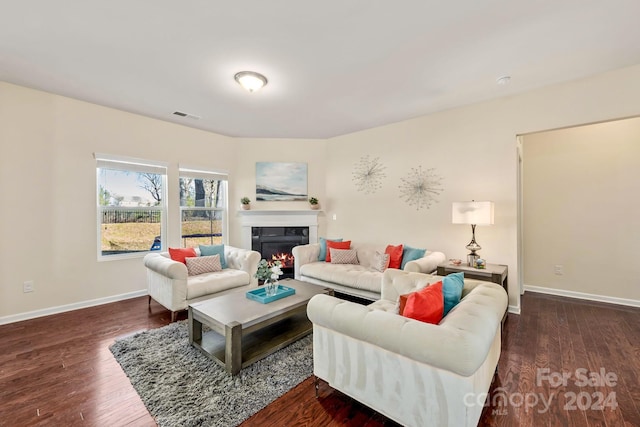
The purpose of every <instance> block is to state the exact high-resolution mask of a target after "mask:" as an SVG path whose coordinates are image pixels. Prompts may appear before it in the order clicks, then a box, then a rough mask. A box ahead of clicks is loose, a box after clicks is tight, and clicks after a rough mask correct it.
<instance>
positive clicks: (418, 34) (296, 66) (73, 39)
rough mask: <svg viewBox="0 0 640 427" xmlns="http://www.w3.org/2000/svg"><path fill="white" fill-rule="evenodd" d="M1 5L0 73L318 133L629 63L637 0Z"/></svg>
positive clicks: (242, 127)
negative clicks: (258, 81) (250, 75)
mask: <svg viewBox="0 0 640 427" xmlns="http://www.w3.org/2000/svg"><path fill="white" fill-rule="evenodd" d="M0 7H1V8H0V80H4V81H7V82H10V83H15V84H19V85H23V86H28V87H32V88H36V89H41V90H45V91H48V92H53V93H57V94H60V95H65V96H69V97H72V98H77V99H81V100H86V101H89V102H93V103H96V104H101V105H106V106H110V107H114V108H118V109H121V110H125V111H130V112H134V113H139V114H143V115H145V116H150V117H155V118H158V119H161V120H167V121H172V122H176V123H181V124H184V125H187V126H191V127H196V128H200V129H205V130H210V131H213V132H216V133H219V134H223V135H228V136H236V137H276V138H328V137H332V136H336V135H342V134H346V133H350V132H354V131H358V130H362V129H367V128H371V127H376V126H380V125H384V124H388V123H393V122H397V121H400V120H405V119H408V118H412V117H416V116H421V115H425V114H429V113H432V112H435V111H440V110H444V109H449V108H453V107H457V106H461V105H466V104H471V103H475V102H479V101H483V100H489V99H493V98H498V97H503V96H508V95H513V94H516V93H520V92H523V91H527V90H530V89H534V88H539V87H543V86H547V85H550V84H554V83H559V82H563V81H569V80H574V79H578V78H581V77H585V76H588V75H593V74H597V73H600V72H603V71H607V70H612V69H617V68H622V67H626V66H629V65H634V64H638V63H640V24H639V17H640V0H607V1H604V0H454V1H448V2H445V1H442V0H440V1H435V0H401V1H391V0H322V1H314V2H310V1H305V0H297V1H295V0H269V1H265V0H262V1H260V0H244V1H240V2H230V1H224V2H223V1H213V0H182V1H175V0H174V1H167V0H127V1H123V0H111V1H96V0H58V1H51V0H28V1H27V0H24V1H16V0H0ZM242 70H253V71H258V72H260V73H262V74H264V75H266V76H267V78H268V79H269V83H268V85H267V86H265V88H264V89H263V90H262V91H260V92H258V93H253V94H250V93H248V92H246V91H244V90H243V89H241V88H240V87H239V86H238V85H237V83H236V82H235V81H234V79H233V76H234V74H235V73H236V72H238V71H242ZM503 75H510V76H511V77H512V78H511V82H510V84H509V85H497V84H496V79H497V78H498V77H500V76H503ZM594 102H597V100H594ZM174 111H183V112H186V113H190V114H193V115H196V116H200V117H201V119H199V120H195V119H192V118H179V117H177V116H173V115H172V113H173V112H174Z"/></svg>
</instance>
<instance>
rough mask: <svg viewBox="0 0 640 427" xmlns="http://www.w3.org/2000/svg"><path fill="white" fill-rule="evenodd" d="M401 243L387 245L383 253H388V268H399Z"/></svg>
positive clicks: (400, 263)
mask: <svg viewBox="0 0 640 427" xmlns="http://www.w3.org/2000/svg"><path fill="white" fill-rule="evenodd" d="M402 250H403V247H402V245H398V246H393V245H388V246H387V249H385V251H384V253H385V254H389V268H400V266H401V265H402Z"/></svg>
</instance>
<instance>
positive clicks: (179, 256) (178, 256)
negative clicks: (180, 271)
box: [169, 248, 198, 264]
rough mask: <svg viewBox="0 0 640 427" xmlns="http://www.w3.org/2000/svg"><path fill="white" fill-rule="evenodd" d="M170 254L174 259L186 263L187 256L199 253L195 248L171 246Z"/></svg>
mask: <svg viewBox="0 0 640 427" xmlns="http://www.w3.org/2000/svg"><path fill="white" fill-rule="evenodd" d="M169 256H170V257H171V259H172V260H174V261H179V262H181V263H183V264H186V263H187V260H186V259H185V258H186V257H194V256H198V255H197V254H196V250H195V249H193V248H169Z"/></svg>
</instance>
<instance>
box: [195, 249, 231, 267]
mask: <svg viewBox="0 0 640 427" xmlns="http://www.w3.org/2000/svg"><path fill="white" fill-rule="evenodd" d="M209 255H220V266H221V267H222V268H227V260H225V259H224V245H200V256H209Z"/></svg>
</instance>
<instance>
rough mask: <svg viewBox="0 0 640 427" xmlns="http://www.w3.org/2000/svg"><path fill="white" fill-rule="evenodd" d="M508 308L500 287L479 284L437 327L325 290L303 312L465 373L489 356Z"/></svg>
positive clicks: (319, 323)
mask: <svg viewBox="0 0 640 427" xmlns="http://www.w3.org/2000/svg"><path fill="white" fill-rule="evenodd" d="M506 307H507V295H506V292H505V291H504V289H503V288H502V287H501V286H499V285H497V284H495V283H489V282H482V283H481V284H478V285H477V286H475V287H474V289H473V291H471V292H469V293H468V295H467V296H466V297H465V298H464V299H463V300H462V301H461V302H460V303H459V304H458V305H457V306H455V307H454V308H453V309H452V310H451V312H449V314H448V315H447V316H446V317H445V318H444V319H443V320H442V321H441V322H440V324H438V325H432V324H429V323H424V322H420V321H417V320H414V319H408V318H406V317H403V316H400V315H397V314H393V313H389V312H386V311H382V310H375V309H373V308H371V307H368V306H362V305H360V304H356V303H353V302H350V301H344V300H340V299H338V298H335V297H332V296H329V295H324V294H322V295H316V296H314V297H313V298H311V300H310V301H309V304H308V306H307V314H308V316H309V320H311V322H312V323H313V326H314V328H316V327H321V328H326V329H327V330H328V331H330V332H335V333H337V334H342V335H347V336H349V337H352V338H354V339H356V340H360V341H365V342H368V343H370V344H373V345H375V346H378V347H380V348H382V349H384V350H387V351H390V352H393V353H396V354H400V355H403V356H405V357H407V358H409V359H412V360H415V361H417V362H420V363H425V364H428V365H430V366H434V367H436V368H440V369H445V370H447V371H451V372H454V373H456V374H458V375H462V376H465V377H467V376H470V375H472V374H473V373H474V372H476V371H477V370H478V368H479V367H480V366H481V365H482V363H483V362H484V360H485V358H486V357H487V354H488V353H489V349H490V348H491V345H492V343H493V340H494V338H495V336H496V334H499V333H500V322H501V320H502V315H503V314H504V311H505V309H506ZM338 357H339V355H338Z"/></svg>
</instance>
